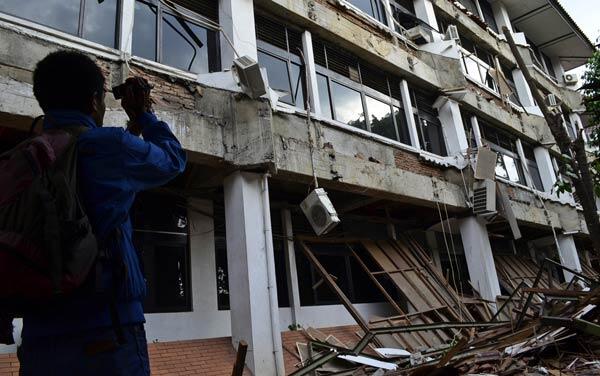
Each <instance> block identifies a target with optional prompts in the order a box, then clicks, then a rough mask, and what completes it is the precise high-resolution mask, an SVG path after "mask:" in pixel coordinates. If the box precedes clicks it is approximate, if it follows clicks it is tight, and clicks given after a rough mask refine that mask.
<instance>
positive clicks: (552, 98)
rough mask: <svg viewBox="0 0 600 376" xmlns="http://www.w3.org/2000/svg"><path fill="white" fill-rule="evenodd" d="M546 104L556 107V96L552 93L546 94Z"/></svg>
mask: <svg viewBox="0 0 600 376" xmlns="http://www.w3.org/2000/svg"><path fill="white" fill-rule="evenodd" d="M546 105H548V107H557V106H558V98H556V95H554V94H548V95H547V96H546Z"/></svg>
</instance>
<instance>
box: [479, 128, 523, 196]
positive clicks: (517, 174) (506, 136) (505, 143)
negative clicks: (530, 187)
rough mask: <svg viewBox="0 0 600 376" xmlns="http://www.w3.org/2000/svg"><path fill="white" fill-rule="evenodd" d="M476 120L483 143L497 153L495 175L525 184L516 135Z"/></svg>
mask: <svg viewBox="0 0 600 376" xmlns="http://www.w3.org/2000/svg"><path fill="white" fill-rule="evenodd" d="M478 121H479V129H480V130H481V137H482V138H483V139H485V140H484V143H487V144H488V146H489V147H490V149H492V150H493V151H495V152H496V153H498V159H497V161H496V176H498V177H500V178H502V179H506V180H509V181H511V182H513V183H518V184H523V185H525V184H526V182H525V175H524V174H523V167H522V166H521V161H520V158H519V154H518V152H517V137H516V136H513V135H512V134H510V133H508V132H503V131H501V130H499V129H496V128H494V127H492V126H491V125H489V124H487V123H485V122H484V121H483V120H481V119H478Z"/></svg>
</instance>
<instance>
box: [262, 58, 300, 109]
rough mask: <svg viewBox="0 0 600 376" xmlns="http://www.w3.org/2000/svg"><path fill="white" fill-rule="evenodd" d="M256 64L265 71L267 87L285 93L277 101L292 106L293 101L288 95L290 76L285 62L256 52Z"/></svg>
mask: <svg viewBox="0 0 600 376" xmlns="http://www.w3.org/2000/svg"><path fill="white" fill-rule="evenodd" d="M258 62H259V64H260V65H261V66H262V67H265V68H266V69H267V77H268V79H269V86H270V87H271V88H272V89H274V90H278V91H280V92H283V93H285V95H283V96H282V97H280V98H279V100H280V101H282V102H285V103H288V104H291V105H293V104H294V101H293V99H292V96H291V95H290V94H291V92H292V91H291V89H290V75H289V72H288V67H287V61H285V60H282V59H279V58H277V57H275V56H271V55H269V54H266V53H264V52H262V51H258Z"/></svg>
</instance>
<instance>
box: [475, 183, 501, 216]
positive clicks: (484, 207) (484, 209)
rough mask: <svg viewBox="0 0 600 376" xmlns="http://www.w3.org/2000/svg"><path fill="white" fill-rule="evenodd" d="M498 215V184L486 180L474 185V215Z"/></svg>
mask: <svg viewBox="0 0 600 376" xmlns="http://www.w3.org/2000/svg"><path fill="white" fill-rule="evenodd" d="M493 213H496V182H495V181H493V180H490V179H484V180H481V181H476V182H475V183H473V214H476V215H489V214H493Z"/></svg>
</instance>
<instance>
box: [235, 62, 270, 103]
mask: <svg viewBox="0 0 600 376" xmlns="http://www.w3.org/2000/svg"><path fill="white" fill-rule="evenodd" d="M232 68H233V73H234V77H235V79H236V81H237V83H238V84H239V85H240V87H241V88H242V90H243V91H244V93H246V94H247V95H248V96H249V97H250V98H252V99H256V98H258V97H260V96H261V95H263V94H266V93H267V87H268V86H269V85H268V81H267V76H266V73H265V71H264V70H261V69H260V66H259V65H258V63H257V62H256V61H255V60H254V59H252V58H251V57H250V56H242V57H239V58H237V59H235V60H233V67H232Z"/></svg>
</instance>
